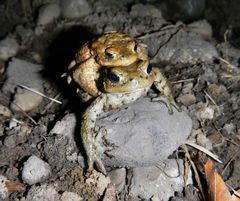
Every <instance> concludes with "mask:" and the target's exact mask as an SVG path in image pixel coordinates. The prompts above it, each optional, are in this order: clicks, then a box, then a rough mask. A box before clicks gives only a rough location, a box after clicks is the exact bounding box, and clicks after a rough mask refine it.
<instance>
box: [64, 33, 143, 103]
mask: <svg viewBox="0 0 240 201" xmlns="http://www.w3.org/2000/svg"><path fill="white" fill-rule="evenodd" d="M137 60H144V61H148V55H147V49H146V45H144V44H142V43H140V42H138V41H137V40H135V39H133V38H132V37H130V36H129V35H128V34H126V33H122V32H116V31H113V32H108V33H105V34H103V35H102V36H100V37H99V38H96V39H93V40H91V41H89V42H87V43H85V44H84V45H83V46H82V47H81V48H80V49H79V50H78V51H77V53H76V55H75V59H74V60H73V61H72V62H71V63H70V64H69V66H68V73H65V74H64V75H67V74H69V75H68V82H71V81H72V79H73V80H74V81H75V82H76V83H77V84H78V85H79V86H80V88H81V89H82V90H83V91H85V92H86V93H88V94H90V95H91V96H93V97H96V96H98V95H99V94H100V91H99V89H98V87H97V86H96V80H98V77H99V70H100V69H101V68H102V67H103V66H104V67H105V68H108V67H111V68H112V67H115V66H118V67H120V66H122V67H127V66H129V65H131V64H133V63H134V62H136V61H137ZM86 99H88V98H86Z"/></svg>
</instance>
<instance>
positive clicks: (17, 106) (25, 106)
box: [10, 89, 43, 112]
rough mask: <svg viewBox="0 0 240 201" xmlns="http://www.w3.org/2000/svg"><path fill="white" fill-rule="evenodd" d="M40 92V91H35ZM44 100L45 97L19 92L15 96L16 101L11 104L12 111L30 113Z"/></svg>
mask: <svg viewBox="0 0 240 201" xmlns="http://www.w3.org/2000/svg"><path fill="white" fill-rule="evenodd" d="M35 90H36V91H40V90H39V89H35ZM42 100H43V97H42V96H40V95H38V94H35V93H33V92H31V91H28V90H25V89H23V90H17V93H16V94H14V100H13V102H12V103H11V105H10V107H11V109H13V110H15V111H21V110H23V111H26V112H27V111H30V110H32V109H34V108H37V107H38V106H39V105H40V104H41V102H42Z"/></svg>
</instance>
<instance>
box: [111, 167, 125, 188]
mask: <svg viewBox="0 0 240 201" xmlns="http://www.w3.org/2000/svg"><path fill="white" fill-rule="evenodd" d="M126 175H127V174H126V169H125V168H120V169H116V170H112V171H111V172H109V173H108V176H109V177H110V179H111V182H112V183H113V184H114V186H115V187H116V190H117V191H118V192H121V191H122V190H123V188H124V186H125V183H126Z"/></svg>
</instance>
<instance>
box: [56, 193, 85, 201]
mask: <svg viewBox="0 0 240 201" xmlns="http://www.w3.org/2000/svg"><path fill="white" fill-rule="evenodd" d="M60 200H61V201H81V200H83V198H82V197H80V196H79V195H78V194H76V193H73V192H68V191H65V192H64V193H63V194H62V196H61V198H60Z"/></svg>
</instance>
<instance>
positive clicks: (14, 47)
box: [0, 37, 19, 61]
mask: <svg viewBox="0 0 240 201" xmlns="http://www.w3.org/2000/svg"><path fill="white" fill-rule="evenodd" d="M18 50H19V44H18V43H17V41H16V40H15V39H14V38H11V37H6V38H4V39H3V40H1V41H0V59H1V60H3V61H6V60H8V59H9V58H10V57H13V56H15V55H16V54H17V53H18Z"/></svg>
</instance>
